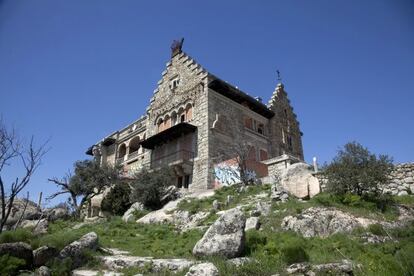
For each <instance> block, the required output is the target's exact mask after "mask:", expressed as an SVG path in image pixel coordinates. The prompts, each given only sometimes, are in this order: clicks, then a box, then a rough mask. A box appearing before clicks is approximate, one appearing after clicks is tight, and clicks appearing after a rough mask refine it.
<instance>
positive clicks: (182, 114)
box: [178, 107, 185, 123]
mask: <svg viewBox="0 0 414 276" xmlns="http://www.w3.org/2000/svg"><path fill="white" fill-rule="evenodd" d="M178 121H179V122H180V123H183V122H185V110H184V108H182V107H180V109H178Z"/></svg>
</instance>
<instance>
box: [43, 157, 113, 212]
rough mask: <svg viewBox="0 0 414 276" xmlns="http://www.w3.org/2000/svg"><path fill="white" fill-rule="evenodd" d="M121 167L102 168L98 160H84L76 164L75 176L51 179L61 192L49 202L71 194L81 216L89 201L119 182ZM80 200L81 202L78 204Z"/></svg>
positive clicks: (71, 198)
mask: <svg viewBox="0 0 414 276" xmlns="http://www.w3.org/2000/svg"><path fill="white" fill-rule="evenodd" d="M119 176H120V167H118V166H115V167H112V166H100V164H99V162H97V161H96V160H82V161H77V162H75V164H74V174H71V173H67V174H66V176H65V177H63V178H62V179H59V178H56V177H55V178H50V179H48V180H49V181H50V182H52V183H54V184H56V185H57V186H58V187H59V188H60V191H58V192H56V193H53V194H52V195H50V196H49V197H48V198H47V200H50V199H53V198H55V197H57V196H59V195H63V194H69V198H70V205H71V207H72V208H73V209H74V210H75V215H76V216H79V215H80V211H81V209H82V208H83V206H84V205H85V204H86V203H87V202H88V200H89V199H90V198H92V197H94V196H96V195H98V194H100V193H102V191H103V190H104V189H105V188H107V187H110V186H111V185H113V184H115V183H116V182H117V181H119ZM78 199H79V200H80V202H79V203H78Z"/></svg>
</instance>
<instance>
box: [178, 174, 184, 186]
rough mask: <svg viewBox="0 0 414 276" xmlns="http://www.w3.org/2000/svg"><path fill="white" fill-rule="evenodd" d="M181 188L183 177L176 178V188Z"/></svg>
mask: <svg viewBox="0 0 414 276" xmlns="http://www.w3.org/2000/svg"><path fill="white" fill-rule="evenodd" d="M182 187H183V177H182V176H179V177H177V188H182Z"/></svg>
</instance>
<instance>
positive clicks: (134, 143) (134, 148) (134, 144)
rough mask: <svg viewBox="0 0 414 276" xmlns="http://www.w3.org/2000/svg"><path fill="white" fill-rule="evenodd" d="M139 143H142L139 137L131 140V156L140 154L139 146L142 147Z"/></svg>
mask: <svg viewBox="0 0 414 276" xmlns="http://www.w3.org/2000/svg"><path fill="white" fill-rule="evenodd" d="M139 142H140V139H139V136H136V137H134V138H132V139H131V141H130V142H129V154H131V153H135V152H138V150H139V146H140V145H139Z"/></svg>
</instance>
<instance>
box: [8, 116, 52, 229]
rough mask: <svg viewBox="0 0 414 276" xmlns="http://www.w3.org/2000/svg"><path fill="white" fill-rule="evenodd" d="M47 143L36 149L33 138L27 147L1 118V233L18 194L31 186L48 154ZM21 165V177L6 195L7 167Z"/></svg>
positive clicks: (17, 178)
mask: <svg viewBox="0 0 414 276" xmlns="http://www.w3.org/2000/svg"><path fill="white" fill-rule="evenodd" d="M45 146H46V143H45V144H43V145H42V146H39V147H36V146H35V145H34V139H33V137H32V138H31V139H30V143H29V144H28V145H27V146H24V145H23V142H22V141H21V140H20V138H19V137H18V135H17V133H16V131H15V129H14V128H12V129H11V130H8V129H7V127H6V126H5V124H4V122H3V120H2V118H0V193H1V194H0V200H1V202H0V204H1V206H0V208H1V218H0V233H1V232H2V231H3V228H4V225H5V224H6V222H7V219H8V218H9V216H10V212H11V210H12V208H13V203H14V200H15V199H16V197H17V196H18V194H19V193H20V192H21V191H22V190H23V189H24V188H25V187H26V186H27V184H29V182H30V179H31V177H32V175H33V174H34V172H35V171H36V169H37V168H38V167H39V165H40V163H41V159H42V157H43V156H44V154H45V153H46V149H45ZM14 162H15V163H20V164H21V166H22V167H23V174H22V176H21V177H16V179H15V181H13V182H12V183H11V184H10V192H9V193H8V194H6V191H5V190H6V188H5V183H4V182H3V179H2V177H1V175H2V174H3V169H4V168H5V166H10V165H12V164H15V163H14Z"/></svg>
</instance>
